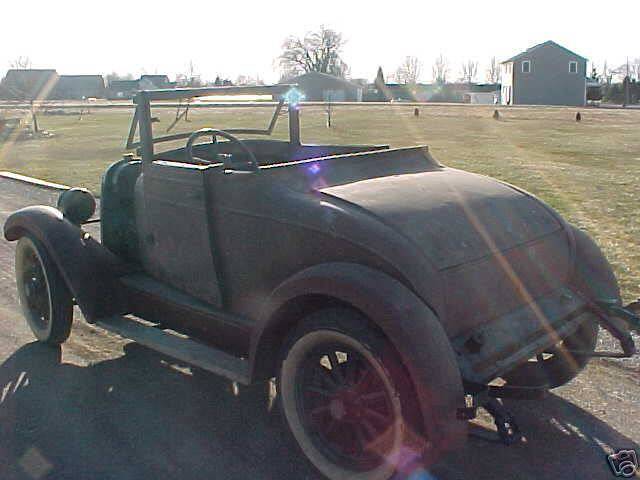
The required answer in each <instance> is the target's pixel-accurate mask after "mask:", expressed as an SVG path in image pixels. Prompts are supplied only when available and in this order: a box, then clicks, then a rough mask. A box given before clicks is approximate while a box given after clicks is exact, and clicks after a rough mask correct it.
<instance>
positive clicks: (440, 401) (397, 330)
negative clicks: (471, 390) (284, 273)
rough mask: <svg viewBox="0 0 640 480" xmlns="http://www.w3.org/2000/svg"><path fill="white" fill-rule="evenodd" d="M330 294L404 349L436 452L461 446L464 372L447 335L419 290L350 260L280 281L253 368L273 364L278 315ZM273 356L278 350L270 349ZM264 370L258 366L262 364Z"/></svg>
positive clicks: (257, 338) (254, 348) (262, 324)
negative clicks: (300, 301)
mask: <svg viewBox="0 0 640 480" xmlns="http://www.w3.org/2000/svg"><path fill="white" fill-rule="evenodd" d="M309 295H312V296H323V297H330V298H333V299H336V300H339V301H340V302H343V303H347V304H349V305H351V306H352V307H353V308H356V309H357V310H359V311H361V312H362V313H363V314H365V315H366V316H367V317H368V318H369V319H370V320H371V321H372V322H374V323H375V324H376V325H377V326H378V327H379V328H380V329H381V330H382V331H383V332H384V334H385V335H386V336H387V338H388V339H389V340H390V341H391V343H392V344H393V345H394V346H395V348H396V350H397V351H398V352H399V353H400V356H401V358H402V361H403V363H404V364H405V366H406V368H407V370H408V372H409V375H410V377H411V379H412V381H413V384H414V386H415V388H416V394H417V395H418V398H419V400H420V405H421V409H422V414H423V419H424V423H425V431H426V433H427V435H428V438H429V440H430V442H431V445H433V447H434V448H435V449H436V451H441V450H450V449H452V448H457V447H458V446H459V445H460V444H461V442H462V441H463V440H464V439H465V438H466V428H467V425H466V422H462V421H460V420H458V419H457V418H456V413H457V409H458V408H459V407H464V390H463V386H462V378H461V375H460V370H459V368H458V365H457V362H456V356H455V353H454V351H453V348H452V346H451V344H450V342H449V339H448V338H447V335H446V333H445V331H444V329H443V328H442V325H441V324H440V322H439V321H438V318H437V317H436V316H435V315H434V313H433V311H432V310H431V309H430V308H429V307H428V306H427V305H425V303H424V302H423V301H421V300H420V299H419V298H418V297H417V296H416V295H415V294H414V293H412V292H411V291H410V290H409V289H407V288H406V287H405V286H404V285H402V284H401V283H400V282H399V281H397V280H395V279H394V278H392V277H390V276H388V275H386V274H384V273H381V272H379V271H377V270H373V269H371V268H368V267H365V266H362V265H358V264H351V263H329V264H322V265H318V266H314V267H311V268H308V269H306V270H303V271H302V272H300V273H298V274H296V275H295V276H293V277H292V278H290V279H289V280H287V281H285V282H284V283H283V284H282V285H280V286H279V287H278V288H277V289H276V290H275V291H274V293H273V294H272V296H271V298H270V302H269V304H268V308H267V309H266V311H265V312H264V314H263V315H262V316H261V318H260V320H259V322H258V325H257V326H256V330H255V334H254V336H253V338H252V342H251V355H250V358H251V359H252V361H253V362H254V365H253V366H254V370H255V367H256V362H257V366H258V367H259V366H260V365H261V364H266V363H268V362H269V360H268V359H267V358H264V357H263V355H262V354H261V352H264V351H268V350H269V349H268V348H267V349H266V350H264V349H263V348H262V347H261V346H262V345H264V343H263V342H265V343H278V342H280V341H281V340H282V338H277V337H278V336H282V334H283V332H282V329H281V328H279V323H280V322H283V321H284V322H290V321H291V319H283V318H282V316H279V315H277V313H278V311H279V310H281V308H282V307H283V306H285V305H287V304H288V303H289V302H291V301H294V300H295V299H296V298H300V297H304V296H309ZM271 354H273V352H271ZM258 369H259V368H258Z"/></svg>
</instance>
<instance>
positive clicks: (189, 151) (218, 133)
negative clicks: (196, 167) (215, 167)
mask: <svg viewBox="0 0 640 480" xmlns="http://www.w3.org/2000/svg"><path fill="white" fill-rule="evenodd" d="M205 135H211V137H212V139H213V143H216V137H222V138H226V139H227V140H229V141H230V142H233V143H235V144H237V145H238V146H239V147H240V148H241V149H242V151H244V152H245V153H246V154H247V156H248V157H249V164H250V165H251V169H252V170H253V171H254V172H257V171H259V170H260V168H259V166H258V160H256V156H255V155H254V154H253V152H252V151H251V150H250V149H249V147H247V145H246V144H245V143H244V142H243V141H242V140H240V139H239V138H238V137H235V136H233V135H231V134H230V133H227V132H225V131H224V130H216V129H215V128H202V129H200V130H196V131H195V132H193V133H192V134H191V135H189V140H187V146H186V148H185V150H186V156H187V161H188V162H191V163H196V159H195V157H194V156H193V143H194V142H195V141H196V140H197V139H198V138H200V137H203V136H205ZM198 161H200V162H205V163H212V162H211V161H209V160H204V159H202V158H198ZM223 164H224V167H225V168H229V169H231V168H233V167H232V165H229V164H227V163H226V162H224V161H223Z"/></svg>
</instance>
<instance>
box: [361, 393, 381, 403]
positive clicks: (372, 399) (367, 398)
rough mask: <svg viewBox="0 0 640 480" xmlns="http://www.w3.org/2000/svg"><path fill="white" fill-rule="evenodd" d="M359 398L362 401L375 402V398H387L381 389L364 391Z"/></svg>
mask: <svg viewBox="0 0 640 480" xmlns="http://www.w3.org/2000/svg"><path fill="white" fill-rule="evenodd" d="M359 398H360V400H362V401H363V402H375V401H377V400H384V399H386V398H387V394H386V393H385V392H383V391H380V392H372V393H365V394H364V395H361V396H360V397H359Z"/></svg>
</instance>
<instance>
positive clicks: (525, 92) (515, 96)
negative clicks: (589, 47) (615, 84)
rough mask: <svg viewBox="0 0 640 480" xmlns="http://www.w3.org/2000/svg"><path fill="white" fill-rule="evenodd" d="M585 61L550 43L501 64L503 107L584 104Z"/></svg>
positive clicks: (530, 49) (569, 51) (575, 54)
mask: <svg viewBox="0 0 640 480" xmlns="http://www.w3.org/2000/svg"><path fill="white" fill-rule="evenodd" d="M586 78H587V59H586V58H584V57H581V56H580V55H578V54H577V53H574V52H572V51H571V50H568V49H566V48H564V47H563V46H561V45H558V44H557V43H555V42H552V41H551V40H549V41H547V42H544V43H541V44H539V45H536V46H534V47H531V48H529V49H528V50H526V51H524V52H522V53H519V54H518V55H515V56H513V57H511V58H510V59H508V60H505V61H504V62H502V92H501V94H502V95H501V96H502V104H503V105H584V104H585V103H586V92H587V89H586Z"/></svg>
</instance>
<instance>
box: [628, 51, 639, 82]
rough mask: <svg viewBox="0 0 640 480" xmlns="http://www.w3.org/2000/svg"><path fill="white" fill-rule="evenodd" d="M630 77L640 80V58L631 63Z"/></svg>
mask: <svg viewBox="0 0 640 480" xmlns="http://www.w3.org/2000/svg"><path fill="white" fill-rule="evenodd" d="M629 76H630V77H631V78H635V79H636V80H640V57H638V58H634V59H633V60H631V61H630V62H629Z"/></svg>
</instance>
